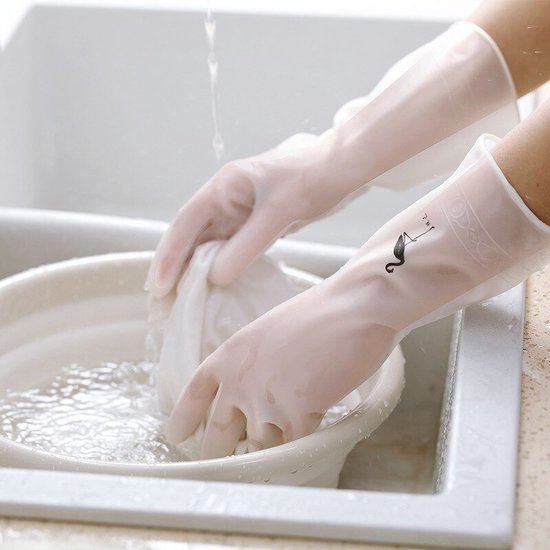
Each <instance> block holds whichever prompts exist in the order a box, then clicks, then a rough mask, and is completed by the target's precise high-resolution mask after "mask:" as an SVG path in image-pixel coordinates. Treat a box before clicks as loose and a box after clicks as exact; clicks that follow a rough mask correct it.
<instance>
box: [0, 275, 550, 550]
mask: <svg viewBox="0 0 550 550" xmlns="http://www.w3.org/2000/svg"><path fill="white" fill-rule="evenodd" d="M516 510H517V514H516V537H515V543H514V549H515V550H535V549H539V548H540V549H542V548H547V547H548V546H547V545H548V541H550V265H549V266H548V267H547V268H546V269H545V270H543V271H541V272H539V273H536V274H535V275H533V276H532V277H531V278H530V279H529V281H528V285H527V302H526V322H525V341H524V356H523V376H522V396H521V430H520V447H519V471H518V491H517V501H516ZM0 545H1V546H2V549H3V550H35V549H36V550H38V549H40V550H50V549H52V550H53V549H55V550H58V549H61V550H65V549H66V550H69V549H70V550H90V549H94V550H99V549H101V550H104V549H105V550H111V549H113V550H114V549H116V550H176V549H186V550H216V549H222V548H223V549H225V548H227V549H230V548H262V549H267V548H274V549H287V548H293V549H294V548H295V549H297V550H313V549H315V550H317V549H318V550H336V549H345V548H349V549H352V548H370V549H377V548H378V549H380V550H390V549H391V548H397V547H393V546H376V545H361V544H346V543H322V542H319V541H305V540H296V539H283V538H269V537H245V536H235V535H222V534H211V533H199V532H190V531H168V530H156V529H155V530H153V529H135V528H118V527H104V526H93V525H83V524H69V523H54V522H42V521H17V520H7V519H4V520H2V519H0ZM400 548H404V547H400Z"/></svg>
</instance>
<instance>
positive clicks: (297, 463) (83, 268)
mask: <svg viewBox="0 0 550 550" xmlns="http://www.w3.org/2000/svg"><path fill="white" fill-rule="evenodd" d="M151 258H152V254H151V253H147V252H146V253H142V252H139V253H123V254H109V255H103V256H94V257H89V258H81V259H74V260H69V261H65V262H60V263H56V264H51V265H48V266H44V267H40V268H36V269H32V270H30V271H26V272H24V273H21V274H18V275H15V276H12V277H9V278H7V279H4V280H3V281H0V398H1V397H3V396H4V394H5V392H6V390H8V389H11V390H14V391H22V390H26V389H30V388H35V387H38V386H40V385H41V384H43V383H45V382H47V381H48V380H50V379H51V378H52V377H53V376H55V375H56V374H58V373H59V371H60V370H61V368H63V367H64V366H67V365H69V364H71V363H79V364H81V365H88V364H89V365H94V364H95V365H97V364H98V363H100V362H104V361H111V362H120V361H136V360H140V359H143V358H144V356H145V349H144V341H145V335H146V333H147V329H148V325H147V322H146V318H147V300H146V294H145V292H144V290H143V282H144V280H145V277H146V273H147V269H148V267H149V263H150V261H151ZM296 273H297V272H295V271H294V272H293V276H294V277H298V278H299V277H300V276H299V275H297V274H296ZM302 278H303V281H302V283H303V284H305V285H306V286H307V284H308V277H307V275H303V276H302ZM309 284H311V283H309ZM403 383H404V373H403V361H402V356H401V352H400V350H399V349H398V350H396V352H394V354H393V355H392V357H390V359H388V361H387V362H386V363H385V364H384V366H383V367H382V368H381V369H379V371H378V372H377V373H376V374H375V375H374V376H372V377H371V378H370V379H369V380H368V381H367V382H365V383H364V384H363V385H362V386H361V388H360V391H361V396H362V398H363V402H362V404H361V405H360V406H359V407H358V408H356V409H355V410H354V411H353V412H351V413H349V414H348V415H346V416H344V417H343V418H342V419H341V420H340V421H338V422H336V423H335V424H332V425H331V426H329V427H327V428H325V429H323V430H321V431H319V432H316V433H313V434H311V435H309V436H307V437H303V438H301V439H299V440H297V441H293V442H291V443H287V444H284V445H280V446H278V447H275V448H272V449H267V450H265V451H258V452H254V453H249V454H246V455H241V456H232V457H226V458H221V459H215V460H205V461H190V462H176V463H159V464H139V463H114V462H103V461H93V460H76V459H74V458H71V457H67V456H61V455H57V454H53V453H48V452H43V451H39V450H35V449H31V448H30V447H28V446H26V445H22V444H18V443H15V442H13V441H10V440H8V439H7V438H3V437H0V465H1V466H15V467H26V468H42V469H59V470H72V471H82V472H101V473H113V474H124V475H126V474H127V475H146V476H161V477H176V478H185V479H200V480H214V481H241V482H266V483H274V484H287V485H310V486H322V487H335V486H336V485H337V483H338V476H339V474H340V470H341V469H342V466H343V464H344V461H345V458H346V455H347V454H348V453H349V452H350V451H351V449H352V448H353V447H354V446H355V444H356V443H357V442H358V441H360V440H361V439H363V438H364V437H366V436H367V435H368V434H370V433H371V432H372V431H373V430H374V429H376V428H377V427H378V426H379V425H380V424H381V423H382V422H383V420H384V419H385V418H386V417H387V416H388V414H389V413H390V412H391V410H392V409H393V408H394V406H395V405H396V404H397V402H398V400H399V397H400V394H401V390H402V387H403Z"/></svg>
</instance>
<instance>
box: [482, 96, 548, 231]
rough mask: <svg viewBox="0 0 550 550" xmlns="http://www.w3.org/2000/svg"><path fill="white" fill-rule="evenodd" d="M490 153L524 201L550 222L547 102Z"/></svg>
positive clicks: (544, 220)
mask: <svg viewBox="0 0 550 550" xmlns="http://www.w3.org/2000/svg"><path fill="white" fill-rule="evenodd" d="M492 154H493V156H494V158H495V160H496V162H497V164H498V165H499V167H500V169H501V170H502V171H503V173H504V175H505V176H506V178H507V179H508V181H509V182H510V183H511V184H512V186H513V187H514V189H515V190H516V191H517V192H518V193H519V195H520V196H521V198H522V199H523V201H524V202H525V204H526V205H527V206H528V207H529V208H530V209H531V211H532V212H533V213H534V214H535V215H536V216H537V217H538V218H540V219H541V220H542V221H543V222H545V223H547V224H550V101H546V102H544V103H543V104H542V105H541V106H540V107H539V108H538V109H537V110H536V111H535V112H534V113H532V114H531V116H529V117H528V118H527V119H525V120H524V121H523V122H522V123H521V124H519V125H518V126H516V127H515V128H514V129H513V130H512V131H511V132H510V133H509V134H508V135H507V136H506V137H505V138H504V139H503V140H502V141H501V142H500V143H499V144H498V145H497V146H495V148H494V149H493V151H492Z"/></svg>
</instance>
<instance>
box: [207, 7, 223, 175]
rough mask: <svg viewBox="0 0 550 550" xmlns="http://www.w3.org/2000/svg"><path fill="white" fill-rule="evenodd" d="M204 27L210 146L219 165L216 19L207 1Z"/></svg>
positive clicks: (220, 151)
mask: <svg viewBox="0 0 550 550" xmlns="http://www.w3.org/2000/svg"><path fill="white" fill-rule="evenodd" d="M204 29H205V31H206V40H207V42H208V58H207V59H208V72H209V74H210V96H211V99H212V119H213V122H214V138H213V139H212V146H213V148H214V153H215V155H216V160H217V161H218V164H219V165H221V163H222V159H223V155H224V143H223V137H222V133H221V114H220V98H219V88H218V56H217V55H216V49H215V39H216V21H215V20H214V16H213V15H212V4H211V1H210V0H209V1H208V4H207V10H206V16H205V18H204Z"/></svg>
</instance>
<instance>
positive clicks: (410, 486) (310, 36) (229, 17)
mask: <svg viewBox="0 0 550 550" xmlns="http://www.w3.org/2000/svg"><path fill="white" fill-rule="evenodd" d="M69 4H70V3H69V2H66V5H64V6H61V5H54V4H52V5H40V6H37V7H34V8H33V9H31V10H30V11H28V12H25V13H23V17H22V18H21V20H20V21H19V22H18V24H17V25H15V26H14V28H13V29H12V31H13V32H11V33H10V36H9V39H8V40H7V41H6V43H5V47H4V49H3V51H2V58H1V65H0V67H1V69H0V70H1V71H2V74H1V75H0V100H1V103H0V115H1V117H2V124H0V158H1V159H2V162H0V235H2V238H1V239H0V254H1V257H2V262H1V263H0V276H6V275H9V274H12V273H15V272H18V271H21V270H23V269H26V268H28V267H33V266H37V265H40V264H43V263H49V262H53V261H57V260H62V259H66V258H70V257H73V256H86V255H92V254H100V253H105V252H115V251H125V250H148V249H152V248H154V247H155V245H156V242H157V240H158V238H159V236H160V234H161V232H162V229H163V227H164V226H163V224H162V223H158V222H148V221H143V220H139V219H137V218H147V219H162V220H168V219H169V218H170V217H171V216H172V214H173V213H174V212H175V210H176V209H177V208H178V206H179V205H180V204H181V203H182V202H183V201H184V200H185V199H186V198H187V197H189V196H190V195H191V194H192V192H193V191H194V190H195V189H196V188H197V187H198V186H199V185H200V184H201V183H203V182H204V181H205V179H206V178H207V177H208V176H209V175H211V173H212V172H213V171H214V170H215V169H216V160H215V155H214V151H213V150H212V147H211V140H212V137H213V126H212V114H211V104H210V88H209V80H208V78H209V77H208V71H207V67H206V56H207V54H208V48H207V43H206V38H205V34H204V25H203V19H204V13H203V12H201V11H197V10H191V11H188V10H185V9H183V8H179V9H177V8H176V7H173V8H172V9H161V8H158V7H155V8H154V9H153V7H152V6H153V3H152V2H151V4H150V5H149V6H148V7H147V2H145V1H142V2H140V4H141V5H142V6H145V7H144V8H143V9H111V8H98V7H95V8H94V7H90V8H76V7H71V6H70V5H69ZM103 4H105V2H103ZM183 4H185V3H184V2H183ZM1 9H2V8H1V7H0V18H1V17H2V12H1ZM215 18H216V21H217V39H216V51H217V54H218V57H219V63H220V65H219V79H220V80H219V83H220V100H221V114H222V135H223V137H224V140H225V142H226V151H227V158H235V157H240V156H244V155H248V154H252V153H254V152H258V151H261V150H263V149H265V148H268V147H270V146H272V145H273V144H274V143H276V142H278V141H280V140H282V139H283V138H285V137H287V136H288V135H290V134H292V133H295V132H298V131H315V132H319V131H322V130H324V129H325V128H326V127H327V126H328V125H329V124H330V119H331V116H332V114H333V113H334V111H335V110H336V109H337V108H338V107H339V106H340V105H341V104H342V103H344V102H345V101H346V100H348V99H350V98H352V97H354V96H359V95H362V94H364V93H366V92H367V91H368V90H369V89H370V88H371V87H372V86H373V85H374V84H375V83H376V81H377V80H378V78H379V77H380V76H381V75H382V73H383V72H384V70H385V69H386V68H387V67H388V66H389V65H390V64H391V63H392V62H393V61H395V60H396V59H398V58H399V57H401V56H402V55H403V54H404V53H406V52H408V51H410V50H411V49H412V48H414V47H416V46H418V45H420V44H422V43H423V42H425V41H426V40H428V39H430V38H431V37H433V36H435V35H436V34H438V33H439V32H440V31H441V30H443V29H444V28H445V27H446V25H447V23H446V22H444V21H419V20H416V21H415V20H412V19H408V20H396V19H383V20H374V19H372V18H367V17H357V18H354V19H347V18H345V17H337V16H329V15H325V16H323V17H313V16H308V15H305V14H304V15H301V16H297V15H293V16H290V15H285V14H283V13H280V14H278V15H265V14H264V15H262V14H251V13H232V14H227V13H226V14H215ZM327 75H330V78H328V77H327ZM427 190H428V188H427V187H424V188H420V189H416V190H413V191H408V192H405V193H392V192H390V191H384V190H380V189H375V190H372V191H371V192H369V193H368V195H366V196H365V197H363V198H361V199H360V200H358V201H357V202H356V203H354V204H353V205H351V206H349V207H348V208H346V209H345V210H344V211H343V212H341V213H339V214H338V215H337V216H335V217H333V218H331V219H329V220H324V221H321V222H317V223H316V224H313V225H312V226H311V227H309V228H306V229H305V230H303V231H302V232H300V233H299V234H297V236H296V237H297V239H302V241H300V240H290V239H285V240H283V241H281V242H279V243H277V244H276V245H275V246H274V248H273V249H272V251H271V253H272V254H273V255H274V256H276V257H278V258H280V259H283V260H285V261H287V262H288V263H289V264H291V265H293V266H295V267H298V268H302V269H306V270H309V271H312V272H315V273H318V274H319V275H323V276H326V275H329V274H331V273H332V272H334V271H335V270H336V269H337V268H338V267H339V266H340V265H342V263H344V262H345V261H346V259H347V258H348V257H349V256H350V254H351V253H352V251H353V248H352V247H354V246H358V245H359V244H361V243H362V242H363V241H364V240H366V239H367V238H368V237H369V236H370V235H371V234H372V232H373V231H374V230H375V229H376V228H378V227H379V226H380V225H381V224H382V223H384V221H385V220H387V219H388V218H389V217H391V216H392V215H393V214H395V213H396V212H398V211H399V210H401V209H402V208H403V207H405V206H406V205H408V204H410V203H411V202H413V201H414V200H415V199H416V198H417V197H418V196H420V195H422V194H424V193H425V192H426V191H427ZM1 207H3V208H1ZM44 209H46V210H44ZM47 210H50V211H47ZM51 210H56V211H51ZM100 214H102V215H100ZM104 214H109V215H111V216H112V217H107V216H103V215H104ZM119 216H125V217H119ZM304 241H310V242H304ZM312 241H313V242H316V243H329V244H330V246H328V245H325V244H314V243H312ZM337 245H339V246H337ZM342 245H344V246H342ZM522 314H523V290H522V288H521V287H519V288H516V289H513V290H512V291H510V292H507V293H506V294H504V295H502V296H500V297H498V298H495V299H494V300H491V301H490V302H488V303H486V304H483V305H479V306H476V307H472V308H469V309H468V310H467V311H466V312H464V314H461V315H458V316H456V317H455V318H449V319H444V320H442V321H440V322H438V323H435V324H434V325H431V326H429V327H425V328H422V329H419V330H416V331H414V332H413V333H411V334H410V335H409V336H408V337H407V338H406V339H405V341H404V343H403V348H404V352H405V355H406V358H407V367H406V369H407V386H406V388H405V390H404V393H403V399H402V403H401V405H400V406H399V407H398V408H397V409H396V411H395V413H394V414H393V415H392V416H391V417H390V419H389V420H388V421H387V422H386V423H385V424H384V425H383V427H382V428H381V429H380V430H378V431H377V432H375V434H374V435H373V436H372V437H371V438H370V439H369V440H367V441H366V442H364V443H362V444H360V445H359V446H358V447H357V448H356V449H355V450H354V451H353V453H352V455H351V456H350V458H349V459H348V462H347V463H346V466H345V468H344V471H343V474H342V476H341V478H340V488H339V489H334V490H332V489H331V490H329V489H312V488H291V487H265V486H257V485H244V484H223V483H212V482H197V481H189V480H166V479H152V478H137V477H136V478H126V477H121V476H108V475H98V474H78V473H69V472H44V471H42V472H40V471H31V470H23V469H0V513H1V514H2V515H6V516H18V517H40V518H52V519H68V520H79V521H93V522H104V523H126V524H135V525H141V526H145V525H146V526H164V527H186V528H198V529H211V530H223V531H228V530H230V531H239V532H246V533H268V534H274V535H296V536H306V537H319V538H324V539H327V538H332V539H342V540H357V541H384V542H396V543H399V542H401V543H417V544H432V545H454V546H460V547H475V548H498V547H506V546H508V545H509V544H510V542H511V539H512V529H513V510H514V490H515V476H516V453H517V437H518V417H519V391H520V386H519V382H520V378H519V377H520V369H521V351H522V325H523V322H522V321H523V318H522Z"/></svg>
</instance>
